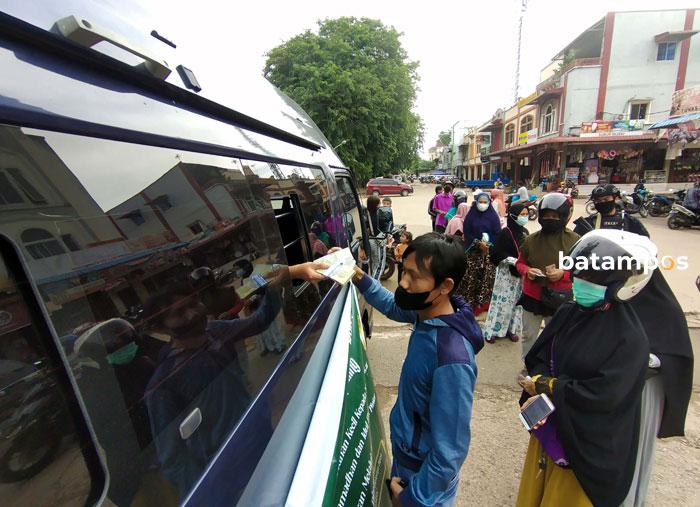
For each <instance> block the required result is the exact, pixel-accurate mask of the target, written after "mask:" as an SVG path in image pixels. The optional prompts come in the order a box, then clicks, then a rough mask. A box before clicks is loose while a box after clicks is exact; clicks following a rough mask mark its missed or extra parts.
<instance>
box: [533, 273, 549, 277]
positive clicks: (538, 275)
mask: <svg viewBox="0 0 700 507" xmlns="http://www.w3.org/2000/svg"><path fill="white" fill-rule="evenodd" d="M535 278H547V275H545V274H544V273H540V274H537V275H535Z"/></svg>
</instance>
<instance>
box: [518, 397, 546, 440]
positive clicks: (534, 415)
mask: <svg viewBox="0 0 700 507" xmlns="http://www.w3.org/2000/svg"><path fill="white" fill-rule="evenodd" d="M534 400H535V401H533V402H532V403H530V404H529V405H528V406H527V407H525V409H523V410H521V411H520V421H521V422H522V423H523V425H524V426H525V429H527V430H528V431H530V430H531V429H532V427H533V426H534V425H535V424H537V423H538V422H540V421H541V420H542V419H544V418H545V417H547V416H548V415H549V414H551V413H552V412H554V404H553V403H552V401H551V400H550V399H549V397H548V396H547V395H546V394H538V395H537V396H535V397H534Z"/></svg>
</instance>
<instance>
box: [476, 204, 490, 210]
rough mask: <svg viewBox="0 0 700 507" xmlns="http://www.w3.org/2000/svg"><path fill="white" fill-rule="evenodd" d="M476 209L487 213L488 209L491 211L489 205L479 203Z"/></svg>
mask: <svg viewBox="0 0 700 507" xmlns="http://www.w3.org/2000/svg"><path fill="white" fill-rule="evenodd" d="M476 209H478V210H479V211H486V210H487V209H489V203H487V202H478V203H476Z"/></svg>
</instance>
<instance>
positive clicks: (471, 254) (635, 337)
mask: <svg viewBox="0 0 700 507" xmlns="http://www.w3.org/2000/svg"><path fill="white" fill-rule="evenodd" d="M620 197H621V196H620V192H619V190H618V189H617V188H616V187H615V186H614V185H600V186H598V187H596V188H595V189H594V190H593V192H592V195H591V200H592V201H593V202H594V204H595V207H596V210H597V213H596V214H594V215H592V216H590V217H587V218H580V219H578V220H576V221H575V222H574V225H575V228H574V229H573V230H572V229H570V228H569V227H568V225H569V222H570V220H571V218H572V214H573V207H574V204H573V199H572V197H571V196H570V195H567V194H563V193H550V194H546V195H545V196H544V197H542V198H541V199H539V201H538V202H537V210H538V222H539V225H540V228H539V230H537V231H535V232H531V233H529V232H528V230H527V228H526V224H527V223H528V207H530V206H532V205H534V202H533V201H532V200H531V196H529V195H528V192H527V190H526V189H525V188H521V189H519V190H518V192H517V193H516V194H515V195H513V196H510V197H509V198H508V199H507V200H506V199H505V196H504V195H503V193H502V192H501V191H500V190H496V191H492V192H490V193H486V192H482V191H475V192H474V193H473V200H472V202H471V204H470V203H469V202H468V199H467V196H466V194H465V193H464V192H462V191H457V192H454V193H453V187H452V185H451V184H449V183H447V184H445V185H443V186H437V187H436V188H435V195H434V197H433V198H432V199H431V200H430V202H429V204H428V214H429V216H430V219H431V222H432V226H433V232H432V233H428V234H424V235H422V236H419V237H417V238H415V239H412V237H411V236H410V234H404V235H402V237H401V244H400V245H399V247H398V248H397V253H396V255H397V260H399V259H400V260H401V262H402V269H401V274H400V275H399V286H398V288H397V289H396V291H395V292H394V293H393V294H392V293H391V292H390V291H388V290H387V289H385V288H384V287H382V286H381V284H380V283H379V282H378V281H376V280H373V279H372V278H370V277H369V276H367V275H366V274H365V273H364V272H363V271H362V270H360V269H359V268H358V269H357V270H356V276H355V278H354V282H355V283H356V285H357V287H358V289H359V290H360V292H362V294H363V295H364V297H365V299H366V300H367V302H368V303H369V304H371V305H373V306H374V307H375V308H377V309H378V310H379V311H380V312H382V313H384V314H386V315H387V316H388V317H389V318H391V319H393V320H396V321H399V322H407V323H410V324H412V325H413V331H412V336H411V338H410V340H409V344H408V351H407V355H406V359H405V361H404V364H403V367H402V371H401V378H400V382H399V391H398V399H397V401H396V405H395V406H394V408H393V410H392V412H391V418H390V425H391V444H392V451H393V457H394V462H393V467H392V479H391V482H390V490H391V494H392V499H393V502H394V505H454V502H455V497H456V491H457V483H458V479H459V471H460V468H461V466H462V464H463V462H464V460H465V458H466V456H467V452H468V448H469V442H470V431H469V426H470V419H471V408H472V399H473V391H474V384H475V380H476V375H477V364H476V359H475V358H476V354H477V353H478V352H479V351H480V350H481V349H482V347H483V345H484V341H486V342H489V343H493V342H494V341H495V340H496V339H498V338H508V339H510V340H511V341H513V342H518V341H520V342H521V347H522V358H523V363H524V368H523V370H522V371H521V372H520V373H519V374H518V380H517V382H518V384H519V386H520V387H521V388H522V395H521V398H520V400H519V403H520V406H521V411H527V410H528V407H530V406H531V405H534V404H535V403H536V402H538V400H542V399H547V402H548V403H550V404H551V405H553V407H554V409H553V411H551V412H549V413H548V414H547V415H546V416H545V417H541V418H538V419H536V421H535V423H534V424H532V425H531V426H530V427H529V428H528V429H529V430H530V434H531V436H530V442H529V446H528V449H527V454H526V457H525V462H524V465H523V472H522V476H521V481H520V488H519V491H518V498H517V505H518V506H528V507H529V506H559V505H567V506H589V505H596V506H611V507H612V506H620V505H623V506H641V505H644V504H645V501H646V492H647V488H648V484H649V480H650V474H651V464H652V461H653V455H654V450H655V443H656V440H657V438H664V437H670V436H679V435H683V434H684V426H685V418H686V413H687V408H688V403H689V400H690V394H691V389H692V371H693V354H692V348H691V345H690V338H689V334H688V327H687V323H686V320H685V315H684V313H683V311H682V309H681V307H680V305H679V303H678V301H677V300H676V298H675V296H674V294H673V292H672V291H671V289H670V287H669V285H668V283H667V282H666V280H665V279H664V277H663V275H662V274H661V272H660V271H659V270H658V269H654V266H655V265H654V263H653V262H652V261H653V260H655V258H656V255H657V249H656V246H655V245H654V243H652V241H651V240H650V239H649V233H648V232H647V230H646V229H645V228H644V226H643V225H642V224H641V222H639V221H638V220H637V219H635V218H634V217H631V216H629V215H627V214H626V213H625V212H624V211H622V208H621V206H619V200H620ZM566 255H568V256H569V257H570V258H571V259H573V264H572V266H573V267H572V268H571V269H564V266H562V265H560V258H561V257H562V256H566ZM595 258H598V259H601V258H609V259H612V262H611V263H610V264H604V265H603V266H604V267H601V266H600V264H599V263H596V262H594V261H593V259H595ZM584 261H585V262H584ZM481 312H488V314H487V316H486V319H485V321H484V322H483V325H482V326H479V324H478V323H477V320H476V316H477V315H478V314H479V313H481ZM660 315H663V319H662V318H660V317H659V316H660ZM543 324H544V326H543ZM542 327H544V328H543V329H542ZM514 401H515V400H514Z"/></svg>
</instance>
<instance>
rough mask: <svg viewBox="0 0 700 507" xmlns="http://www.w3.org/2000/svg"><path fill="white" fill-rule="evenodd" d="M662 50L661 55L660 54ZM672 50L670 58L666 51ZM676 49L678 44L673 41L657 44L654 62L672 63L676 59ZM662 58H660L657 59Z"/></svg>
mask: <svg viewBox="0 0 700 507" xmlns="http://www.w3.org/2000/svg"><path fill="white" fill-rule="evenodd" d="M662 48H663V50H664V51H663V54H662V53H661V51H662ZM670 48H673V54H672V55H671V58H669V57H668V51H669V49H670ZM677 49H678V43H677V42H675V41H670V42H659V43H658V44H657V46H656V61H657V62H672V61H674V60H675V59H676V50H677ZM659 56H662V58H659Z"/></svg>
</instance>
